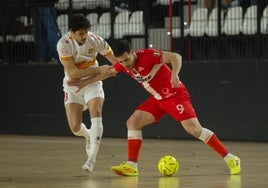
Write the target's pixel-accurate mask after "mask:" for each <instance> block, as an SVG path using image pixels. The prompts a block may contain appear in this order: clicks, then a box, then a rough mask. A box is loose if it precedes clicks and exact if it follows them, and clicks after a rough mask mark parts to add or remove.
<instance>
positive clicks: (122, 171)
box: [111, 110, 155, 176]
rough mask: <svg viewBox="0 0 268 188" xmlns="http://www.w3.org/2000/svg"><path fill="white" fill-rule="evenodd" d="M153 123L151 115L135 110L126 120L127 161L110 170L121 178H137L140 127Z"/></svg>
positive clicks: (140, 138)
mask: <svg viewBox="0 0 268 188" xmlns="http://www.w3.org/2000/svg"><path fill="white" fill-rule="evenodd" d="M154 121H155V118H154V116H153V115H152V114H150V113H148V112H145V111H141V110H136V111H135V112H134V113H133V114H132V115H131V116H130V118H129V119H128V120H127V129H128V132H127V137H128V160H127V162H123V163H121V164H120V165H118V166H112V167H111V170H112V171H114V172H115V173H116V174H118V175H122V176H137V175H138V169H137V163H138V158H139V152H140V149H141V145H142V130H141V129H142V127H144V126H145V125H148V124H151V123H153V122H154Z"/></svg>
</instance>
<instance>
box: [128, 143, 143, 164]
mask: <svg viewBox="0 0 268 188" xmlns="http://www.w3.org/2000/svg"><path fill="white" fill-rule="evenodd" d="M141 143H142V140H140V139H128V161H133V162H137V161H138V157H139V151H140V148H141Z"/></svg>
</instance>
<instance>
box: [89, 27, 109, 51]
mask: <svg viewBox="0 0 268 188" xmlns="http://www.w3.org/2000/svg"><path fill="white" fill-rule="evenodd" d="M88 35H89V37H90V38H91V39H92V40H93V41H94V42H95V45H96V47H97V49H98V52H99V53H100V54H101V55H103V56H108V55H109V54H111V53H113V51H112V48H111V47H110V45H109V44H108V42H107V41H106V40H105V39H103V38H102V37H101V36H99V35H96V34H94V33H91V32H89V33H88Z"/></svg>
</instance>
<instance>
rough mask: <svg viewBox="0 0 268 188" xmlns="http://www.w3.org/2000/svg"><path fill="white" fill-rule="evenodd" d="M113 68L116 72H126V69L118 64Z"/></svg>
mask: <svg viewBox="0 0 268 188" xmlns="http://www.w3.org/2000/svg"><path fill="white" fill-rule="evenodd" d="M114 68H115V70H116V71H118V72H126V69H125V68H124V67H123V66H122V65H121V64H120V63H119V62H116V63H115V64H114Z"/></svg>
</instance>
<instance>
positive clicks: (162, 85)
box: [115, 49, 179, 100]
mask: <svg viewBox="0 0 268 188" xmlns="http://www.w3.org/2000/svg"><path fill="white" fill-rule="evenodd" d="M135 53H136V55H137V59H136V62H135V66H134V68H132V69H131V70H127V69H125V68H124V67H123V66H122V65H121V64H120V63H119V62H117V63H116V64H115V69H116V70H117V71H118V72H125V73H127V74H129V75H130V76H131V77H132V78H134V79H135V80H136V81H138V82H139V83H141V85H142V86H143V87H144V89H146V90H147V91H148V92H149V93H150V94H151V95H152V96H154V98H155V99H157V100H161V99H165V98H169V97H171V96H173V95H175V94H176V93H177V92H178V90H179V88H172V87H171V83H170V79H171V69H170V68H169V67H168V65H167V64H165V63H163V62H162V51H161V50H156V49H143V50H139V51H136V52H135Z"/></svg>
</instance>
